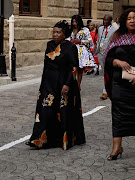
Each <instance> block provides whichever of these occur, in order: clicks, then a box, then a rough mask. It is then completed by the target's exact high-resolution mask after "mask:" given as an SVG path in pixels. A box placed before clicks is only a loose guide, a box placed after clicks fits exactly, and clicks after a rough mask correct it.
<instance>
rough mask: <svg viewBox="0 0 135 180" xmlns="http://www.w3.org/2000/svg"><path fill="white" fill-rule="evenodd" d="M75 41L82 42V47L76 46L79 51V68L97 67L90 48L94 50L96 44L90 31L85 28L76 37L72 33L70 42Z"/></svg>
mask: <svg viewBox="0 0 135 180" xmlns="http://www.w3.org/2000/svg"><path fill="white" fill-rule="evenodd" d="M74 39H80V40H81V45H80V44H76V46H77V49H78V58H79V67H80V68H83V67H88V66H89V67H95V60H94V57H93V55H92V53H91V51H90V48H94V44H93V40H92V37H91V35H90V32H89V29H88V28H86V27H84V28H83V29H82V30H80V31H79V32H78V33H77V34H76V35H74V34H73V32H72V33H71V37H70V40H74Z"/></svg>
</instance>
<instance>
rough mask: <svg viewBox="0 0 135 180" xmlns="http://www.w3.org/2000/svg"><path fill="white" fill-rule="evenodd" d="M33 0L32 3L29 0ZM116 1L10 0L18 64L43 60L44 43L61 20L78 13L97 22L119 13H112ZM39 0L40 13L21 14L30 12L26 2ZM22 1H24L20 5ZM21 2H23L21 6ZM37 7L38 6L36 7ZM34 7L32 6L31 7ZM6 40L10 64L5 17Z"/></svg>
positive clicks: (5, 47) (5, 44)
mask: <svg viewBox="0 0 135 180" xmlns="http://www.w3.org/2000/svg"><path fill="white" fill-rule="evenodd" d="M32 1H33V2H32ZM123 1H124V0H119V1H117V2H114V1H113V0H36V1H34V0H29V1H27V0H12V2H13V4H14V15H15V47H16V50H17V62H16V63H17V67H21V66H29V65H36V64H41V63H43V59H44V51H45V49H46V43H47V41H48V40H50V39H51V37H52V27H53V26H54V24H55V23H56V22H57V21H59V20H62V19H66V20H67V21H68V22H70V19H71V16H72V15H74V14H80V15H82V17H83V18H84V24H86V21H87V19H93V21H95V22H97V21H100V20H102V18H103V16H104V15H105V14H112V15H114V14H115V15H114V16H116V15H117V14H118V15H119V11H117V14H116V13H114V12H115V11H116V10H115V8H114V7H116V6H117V7H118V5H119V7H120V9H121V11H122V2H123ZM27 2H30V4H29V5H31V4H32V3H34V2H39V4H38V5H39V14H30V13H23V10H25V11H29V9H28V6H26V3H27ZM23 3H24V4H23ZM22 5H25V6H23V7H21V6H22ZM35 7H37V6H35ZM33 9H34V8H33ZM33 11H34V10H33ZM4 38H5V41H4V51H5V54H6V64H7V66H9V58H8V57H9V56H8V52H9V30H8V23H7V20H5V37H4Z"/></svg>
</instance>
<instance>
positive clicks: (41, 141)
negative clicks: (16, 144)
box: [31, 131, 47, 148]
mask: <svg viewBox="0 0 135 180" xmlns="http://www.w3.org/2000/svg"><path fill="white" fill-rule="evenodd" d="M31 143H33V144H35V145H36V146H37V147H39V148H42V147H43V144H46V143H47V135H46V131H43V133H42V134H41V137H40V138H39V139H35V140H33V141H31Z"/></svg>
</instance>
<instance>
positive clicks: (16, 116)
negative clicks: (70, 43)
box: [0, 65, 135, 180]
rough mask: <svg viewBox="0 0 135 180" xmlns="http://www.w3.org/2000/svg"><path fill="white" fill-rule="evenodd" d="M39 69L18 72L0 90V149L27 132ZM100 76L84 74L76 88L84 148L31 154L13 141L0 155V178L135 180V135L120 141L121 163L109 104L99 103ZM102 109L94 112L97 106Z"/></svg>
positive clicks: (24, 179) (101, 82) (32, 122)
mask: <svg viewBox="0 0 135 180" xmlns="http://www.w3.org/2000/svg"><path fill="white" fill-rule="evenodd" d="M42 70H43V65H38V66H31V67H25V68H18V69H17V81H16V82H11V84H8V85H1V86H0V147H3V146H4V145H7V144H8V143H11V142H12V144H14V142H15V141H16V140H19V139H20V138H24V137H27V136H28V135H30V134H31V133H32V128H33V124H34V115H35V108H36V98H37V92H38V88H39V85H40V78H41V74H42ZM102 86H103V76H102V75H101V73H100V75H99V76H95V75H94V74H92V75H84V76H83V81H82V87H81V89H82V90H81V98H82V109H83V113H87V112H89V113H90V112H91V113H90V114H89V115H88V114H87V116H85V117H84V127H85V134H86V144H85V145H82V146H74V147H73V148H71V149H69V150H68V151H63V150H62V149H60V148H54V149H53V148H52V149H47V150H43V149H42V150H31V149H30V148H29V147H28V146H26V145H25V144H24V142H22V143H18V144H17V145H15V146H12V147H11V148H8V149H3V150H1V151H0V180H135V137H127V138H123V147H124V153H123V156H122V159H118V160H117V161H111V162H109V161H107V160H106V157H107V156H108V155H109V153H110V152H111V148H112V129H111V102H110V100H109V99H107V100H106V101H102V100H100V98H99V97H100V95H101V92H102ZM100 106H104V108H102V109H100V110H98V111H96V112H95V113H94V112H93V109H95V108H96V107H100Z"/></svg>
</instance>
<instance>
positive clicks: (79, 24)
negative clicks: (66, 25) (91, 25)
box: [71, 15, 84, 30]
mask: <svg viewBox="0 0 135 180" xmlns="http://www.w3.org/2000/svg"><path fill="white" fill-rule="evenodd" d="M73 19H75V20H76V22H77V27H78V28H79V30H81V28H83V27H84V24H83V20H82V18H81V16H79V15H73V16H72V18H71V30H73Z"/></svg>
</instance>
